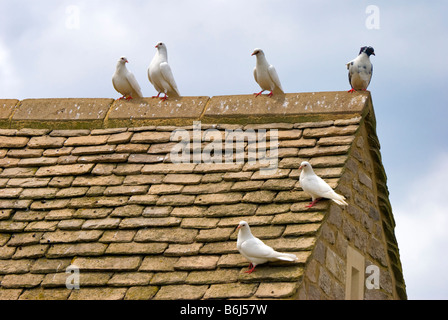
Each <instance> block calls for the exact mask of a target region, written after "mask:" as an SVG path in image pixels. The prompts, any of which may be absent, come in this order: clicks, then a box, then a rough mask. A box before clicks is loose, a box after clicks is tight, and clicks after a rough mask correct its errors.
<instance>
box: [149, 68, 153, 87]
mask: <svg viewBox="0 0 448 320" xmlns="http://www.w3.org/2000/svg"><path fill="white" fill-rule="evenodd" d="M150 70H151V67H149V68H148V80H149V82H151V84H152V85H154V82H153V80H152V79H151V71H150Z"/></svg>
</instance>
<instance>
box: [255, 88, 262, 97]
mask: <svg viewBox="0 0 448 320" xmlns="http://www.w3.org/2000/svg"><path fill="white" fill-rule="evenodd" d="M263 92H264V90H262V91H260V92H258V93H254V95H255V98H256V97H258V96H259V95H260V94H262V93H263Z"/></svg>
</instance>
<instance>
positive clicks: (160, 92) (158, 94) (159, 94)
mask: <svg viewBox="0 0 448 320" xmlns="http://www.w3.org/2000/svg"><path fill="white" fill-rule="evenodd" d="M160 93H161V92H159V94H158V95H156V96H152V98H158V97H160Z"/></svg>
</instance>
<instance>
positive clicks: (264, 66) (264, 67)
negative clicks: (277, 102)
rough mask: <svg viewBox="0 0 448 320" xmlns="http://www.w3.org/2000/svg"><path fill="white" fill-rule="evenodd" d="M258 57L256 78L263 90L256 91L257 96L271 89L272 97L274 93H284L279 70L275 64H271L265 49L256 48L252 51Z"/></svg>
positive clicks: (255, 71) (270, 95) (270, 94)
mask: <svg viewBox="0 0 448 320" xmlns="http://www.w3.org/2000/svg"><path fill="white" fill-rule="evenodd" d="M252 55H253V56H255V57H256V58H257V64H256V66H255V68H254V78H255V81H256V82H257V83H258V85H259V86H260V87H261V89H262V90H261V91H260V92H258V93H254V94H255V96H256V97H258V96H259V95H260V94H262V93H263V92H264V91H266V90H268V91H270V92H269V94H268V96H269V97H272V95H273V94H274V93H280V94H283V93H284V91H283V89H282V85H281V84H280V79H279V77H278V74H277V71H276V70H275V68H274V66H273V65H270V64H269V62H268V61H267V60H266V57H265V55H264V52H263V50H261V49H255V50H254V52H253V53H252Z"/></svg>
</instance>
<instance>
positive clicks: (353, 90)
mask: <svg viewBox="0 0 448 320" xmlns="http://www.w3.org/2000/svg"><path fill="white" fill-rule="evenodd" d="M355 91H356V90H355V89H353V88H351V89H350V90H348V91H347V92H349V93H352V92H355Z"/></svg>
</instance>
